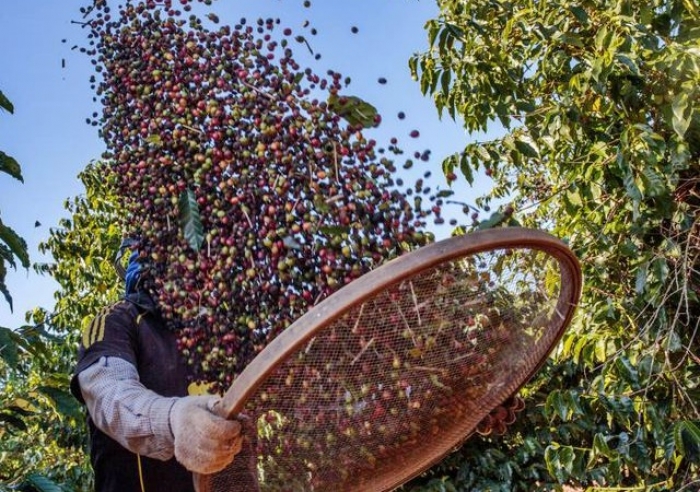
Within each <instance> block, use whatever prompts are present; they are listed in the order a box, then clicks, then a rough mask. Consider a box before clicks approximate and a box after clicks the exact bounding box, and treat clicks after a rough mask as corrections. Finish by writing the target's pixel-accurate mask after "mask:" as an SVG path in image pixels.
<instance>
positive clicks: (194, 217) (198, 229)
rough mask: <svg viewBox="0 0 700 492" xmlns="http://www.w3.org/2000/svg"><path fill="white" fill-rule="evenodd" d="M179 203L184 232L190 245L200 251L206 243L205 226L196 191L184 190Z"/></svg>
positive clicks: (181, 225) (181, 224)
mask: <svg viewBox="0 0 700 492" xmlns="http://www.w3.org/2000/svg"><path fill="white" fill-rule="evenodd" d="M178 205H179V212H180V227H181V228H182V233H183V234H184V236H185V240H186V241H187V243H188V244H189V245H190V247H191V248H192V249H193V250H195V251H197V252H198V251H199V249H200V248H201V247H202V243H204V227H203V226H202V218H201V216H200V215H199V205H198V204H197V197H196V196H195V194H194V191H192V190H191V189H189V188H188V189H187V190H184V191H183V192H182V193H181V194H180V200H179V203H178Z"/></svg>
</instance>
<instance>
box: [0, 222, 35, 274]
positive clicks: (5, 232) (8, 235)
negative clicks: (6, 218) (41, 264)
mask: <svg viewBox="0 0 700 492" xmlns="http://www.w3.org/2000/svg"><path fill="white" fill-rule="evenodd" d="M0 241H2V242H4V243H5V244H6V245H7V246H9V248H10V251H12V253H14V255H15V256H16V257H17V258H19V261H20V263H22V266H23V267H24V268H29V254H28V253H27V243H26V242H25V241H24V239H22V238H21V237H20V236H19V235H18V234H17V233H16V232H15V231H14V230H12V229H11V228H10V227H7V226H6V225H4V224H3V223H2V222H0Z"/></svg>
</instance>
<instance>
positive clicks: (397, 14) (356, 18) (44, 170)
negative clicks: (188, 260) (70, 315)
mask: <svg viewBox="0 0 700 492" xmlns="http://www.w3.org/2000/svg"><path fill="white" fill-rule="evenodd" d="M87 3H91V2H88V1H87V0H61V1H55V0H54V1H46V0H22V1H21V2H20V1H10V2H4V4H3V8H2V11H1V13H0V47H1V50H0V90H1V91H2V92H3V93H4V94H5V95H6V96H7V97H8V98H9V99H10V100H11V101H12V103H13V104H14V106H15V113H14V115H10V114H8V113H0V150H2V151H4V152H5V153H7V154H9V155H10V156H12V157H14V158H15V159H17V161H18V162H19V163H20V165H21V166H22V172H23V175H24V184H22V183H20V182H19V181H17V180H14V179H12V178H10V177H9V176H7V175H5V174H0V214H1V215H0V218H2V220H3V222H4V223H5V224H6V225H8V226H10V227H12V228H13V229H14V230H15V231H16V232H17V233H19V234H20V235H21V236H23V237H24V238H25V239H26V240H27V243H28V246H29V253H30V256H31V260H32V261H46V260H47V258H45V257H42V256H41V255H40V253H39V251H38V248H37V246H38V244H39V243H40V242H41V241H43V240H45V239H46V238H47V237H48V235H49V229H50V228H51V227H56V225H57V224H58V221H59V219H60V218H62V217H66V216H67V212H66V211H65V210H64V208H63V203H64V201H65V200H66V199H68V198H71V197H74V196H76V195H78V194H80V193H82V191H83V190H82V186H81V184H80V182H79V181H78V179H77V175H78V173H79V172H80V170H81V169H82V168H83V167H84V166H85V165H86V164H87V163H88V162H90V161H91V160H96V159H99V157H100V154H101V153H102V150H103V144H102V142H101V140H100V139H99V137H98V134H97V130H96V129H95V128H94V127H92V126H89V125H88V124H86V123H85V119H86V118H87V117H88V116H90V114H91V113H92V112H93V111H99V107H98V106H97V105H96V104H95V103H93V101H92V98H93V96H94V94H93V92H92V90H91V89H90V83H89V78H90V75H92V66H91V65H90V63H89V60H88V59H87V57H85V56H84V55H82V54H81V53H79V51H78V50H77V49H76V50H72V49H71V48H72V47H73V46H74V45H78V44H81V43H83V42H84V36H85V32H84V30H82V29H81V28H80V27H79V26H78V25H76V24H73V23H72V22H71V21H72V20H80V18H81V14H80V12H79V8H80V7H81V6H82V5H85V4H87ZM213 9H214V11H215V12H216V13H217V14H218V15H219V17H220V18H221V21H222V22H225V23H230V24H233V23H236V22H237V21H238V20H239V19H240V18H241V17H245V18H247V19H249V20H255V19H257V18H259V17H263V18H267V17H274V18H280V19H281V21H282V24H283V25H284V26H289V27H291V28H293V29H294V30H295V31H298V32H299V33H305V34H306V35H307V37H308V38H309V39H310V42H311V44H312V47H313V48H314V50H316V51H317V52H319V53H321V55H322V58H321V59H320V60H319V61H314V60H313V59H311V58H309V59H308V62H307V63H308V65H309V66H311V67H312V68H313V69H314V70H315V71H316V72H317V73H325V71H326V70H327V69H330V68H332V69H334V70H337V71H339V72H341V73H343V74H344V75H348V76H351V77H352V80H353V82H352V84H351V86H350V88H349V90H348V93H349V94H354V95H358V96H360V97H362V98H364V99H366V100H367V101H369V102H371V103H373V104H374V105H375V106H377V108H378V109H379V111H380V113H381V114H382V115H383V118H384V123H383V124H382V127H381V129H380V131H379V132H378V133H377V134H376V135H373V136H375V137H376V138H377V139H378V140H379V141H380V142H381V141H382V139H383V138H384V139H385V140H384V141H386V140H388V138H389V137H390V136H394V135H395V136H398V137H399V139H400V142H404V143H405V144H407V145H406V148H407V150H424V149H428V148H429V149H430V150H431V151H432V156H433V160H432V163H431V165H430V169H431V170H432V171H433V174H434V175H437V180H436V183H437V184H438V185H440V186H443V187H444V186H445V183H444V180H443V179H441V178H442V175H441V172H440V165H439V164H440V162H441V160H442V158H443V157H445V156H447V155H449V154H451V153H453V152H455V151H458V150H460V149H461V148H462V147H463V146H464V145H465V143H467V142H468V141H469V139H470V138H472V137H470V136H467V135H466V134H465V132H464V131H463V130H462V129H461V127H460V125H459V124H457V123H455V122H453V121H451V120H450V119H449V117H446V118H445V119H444V120H443V121H440V120H439V118H438V115H437V112H436V110H435V108H434V106H433V104H432V102H431V101H430V99H429V98H426V97H423V96H422V95H421V93H420V90H419V86H418V84H417V83H416V82H414V81H412V80H411V78H410V76H409V71H408V58H409V57H410V55H411V54H413V53H415V52H417V51H423V50H425V49H426V47H427V37H426V33H425V31H424V29H423V26H424V24H425V21H426V20H428V19H430V18H433V17H435V16H436V14H437V6H436V4H435V2H434V1H427V0H353V1H352V2H341V1H339V0H312V5H311V7H310V8H304V7H303V6H302V0H255V1H251V0H218V2H215V3H214V7H213ZM305 20H309V22H310V26H311V27H315V28H316V29H317V30H318V34H317V35H316V36H310V35H309V33H308V28H307V29H306V30H303V29H302V25H303V23H304V21H305ZM353 26H356V27H357V28H358V30H359V31H358V32H357V33H356V34H353V33H352V32H351V28H352V27H353ZM63 40H65V42H63ZM304 50H305V49H304V48H303V47H302V46H301V45H298V46H296V47H295V52H296V53H297V54H298V55H300V56H299V58H301V55H302V53H303V51H304ZM379 77H385V78H386V79H387V81H388V83H387V84H384V85H381V84H379V83H378V82H377V80H378V78H379ZM399 111H404V112H405V113H406V114H407V118H406V120H403V121H400V120H399V119H398V118H397V117H396V114H397V113H398V112H399ZM414 128H418V129H419V130H420V132H421V138H420V139H418V140H415V141H412V140H411V139H409V138H408V133H409V132H410V131H411V130H412V129H414ZM408 144H410V146H409V145H408ZM427 169H428V168H427V167H423V168H421V169H420V171H421V172H422V171H425V170H427ZM454 189H455V190H456V191H457V195H458V198H459V199H461V200H463V201H467V202H470V203H471V202H473V197H475V196H476V195H477V194H478V193H477V190H472V189H470V188H468V187H467V186H466V184H465V182H464V180H462V181H461V182H458V183H457V184H456V185H455V187H454ZM35 221H39V222H40V223H41V226H40V227H35ZM7 284H8V287H9V289H10V292H11V294H12V296H13V299H14V307H15V309H14V313H10V309H9V306H8V305H7V304H6V303H5V302H4V300H0V326H6V327H17V326H20V325H21V324H23V320H24V313H25V311H27V310H28V309H32V308H33V307H35V306H41V307H44V308H46V309H48V310H49V311H51V309H52V307H53V297H52V296H53V292H54V290H55V288H56V284H55V283H54V282H53V281H52V280H51V279H49V278H46V277H42V276H39V275H36V274H34V273H33V272H32V271H30V272H26V271H24V270H19V271H17V272H13V271H10V273H9V274H8V278H7Z"/></svg>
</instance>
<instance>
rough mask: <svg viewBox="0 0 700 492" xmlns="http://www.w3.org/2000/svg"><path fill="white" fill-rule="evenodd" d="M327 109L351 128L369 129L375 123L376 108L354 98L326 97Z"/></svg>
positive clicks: (332, 95) (333, 95) (334, 95)
mask: <svg viewBox="0 0 700 492" xmlns="http://www.w3.org/2000/svg"><path fill="white" fill-rule="evenodd" d="M328 108H329V109H330V110H331V111H333V112H334V113H335V114H337V115H338V116H340V117H341V118H343V119H345V120H346V121H347V122H348V123H350V124H351V125H352V126H362V128H371V127H373V126H375V124H376V121H377V119H376V118H377V108H375V107H374V106H372V105H371V104H370V103H368V102H367V101H364V100H362V99H360V98H359V97H356V96H340V97H339V96H337V95H336V94H331V95H330V96H329V97H328Z"/></svg>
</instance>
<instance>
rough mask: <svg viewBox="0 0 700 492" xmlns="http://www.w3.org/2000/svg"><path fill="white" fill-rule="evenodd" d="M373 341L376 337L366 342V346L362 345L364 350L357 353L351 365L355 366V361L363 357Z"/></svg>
mask: <svg viewBox="0 0 700 492" xmlns="http://www.w3.org/2000/svg"><path fill="white" fill-rule="evenodd" d="M373 343H374V337H372V338H370V340H369V342H367V343H366V344H365V346H364V347H362V350H360V351H359V352H358V353H357V355H356V356H355V358H354V359H353V360H352V362H350V365H351V366H354V365H355V362H357V361H358V359H359V358H360V357H362V354H364V353H365V352H366V351H367V349H368V348H369V347H370V345H372V344H373Z"/></svg>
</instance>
